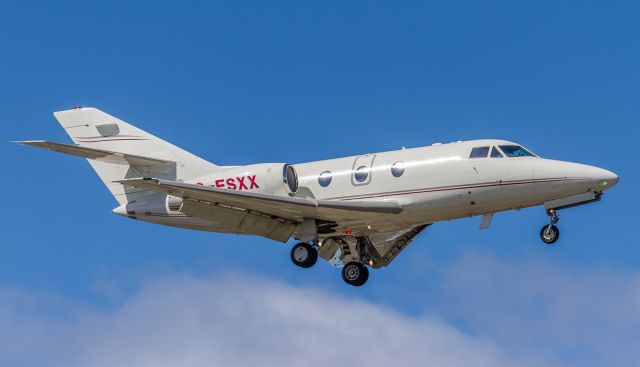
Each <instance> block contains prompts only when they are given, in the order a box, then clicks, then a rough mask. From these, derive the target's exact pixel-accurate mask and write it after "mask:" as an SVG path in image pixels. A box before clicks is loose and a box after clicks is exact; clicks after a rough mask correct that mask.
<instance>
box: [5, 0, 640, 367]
mask: <svg viewBox="0 0 640 367" xmlns="http://www.w3.org/2000/svg"><path fill="white" fill-rule="evenodd" d="M638 11H640V7H638V5H637V4H635V3H634V2H631V1H629V2H618V1H612V2H585V1H581V2H577V1H576V2H558V1H539V2H532V3H526V4H524V3H517V4H516V3H514V2H508V1H502V2H501V1H489V2H471V1H467V2H465V1H454V2H446V3H427V2H403V3H398V2H386V3H385V2H350V3H345V2H335V3H328V2H322V3H304V4H303V3H300V2H279V3H277V4H274V3H265V2H236V3H232V4H229V3H222V2H219V3H213V2H189V3H181V4H178V3H175V2H162V1H153V2H151V1H147V2H135V3H131V2H117V1H113V2H105V3H93V4H90V3H86V2H79V1H78V2H65V1H60V2H30V1H21V2H11V3H8V4H5V5H4V6H3V11H2V12H0V45H2V54H1V55H2V57H0V76H1V79H0V101H2V103H1V106H2V109H1V110H0V121H1V123H2V126H3V129H2V133H1V136H2V137H3V138H4V141H10V140H20V139H41V138H43V139H48V140H54V141H62V142H68V139H67V137H66V135H65V133H64V131H63V130H62V129H61V128H60V126H59V125H58V124H57V122H56V121H55V119H54V118H53V116H52V112H53V111H57V110H62V109H68V108H70V107H72V106H75V105H83V106H94V107H98V108H100V109H102V110H104V111H106V112H108V113H111V114H113V115H115V116H117V117H119V118H121V119H123V120H125V121H128V122H130V123H133V124H135V125H137V126H139V127H140V128H142V129H145V130H147V131H149V132H151V133H153V134H155V135H158V136H160V137H162V138H164V139H166V140H169V141H171V142H172V143H174V144H176V145H178V146H180V147H183V148H185V149H187V150H189V151H191V152H193V153H195V154H198V155H200V156H202V157H204V158H206V159H209V160H211V161H213V162H215V163H218V164H223V165H241V164H249V163H254V162H292V163H295V162H304V161H312V160H318V159H325V158H331V157H339V156H346V155H354V154H359V153H364V152H375V151H384V150H393V149H399V148H400V147H403V146H406V147H414V146H422V145H429V144H431V143H434V142H449V141H455V140H465V139H476V138H504V139H510V140H515V141H518V142H521V143H522V144H524V145H525V146H526V147H528V148H530V149H531V150H533V151H534V152H536V153H537V154H539V155H541V156H544V157H548V158H554V159H563V160H569V161H576V162H581V163H588V164H593V165H596V166H600V167H604V168H607V169H610V170H612V171H614V172H616V173H617V174H619V175H620V177H621V182H620V184H619V185H618V186H617V187H616V188H615V189H614V190H612V191H610V192H607V194H606V195H605V197H604V200H603V201H602V202H601V203H598V204H596V205H589V206H584V207H579V208H574V209H570V210H567V211H566V212H562V213H561V220H560V223H559V225H560V228H561V230H562V239H561V240H560V241H559V243H558V246H556V247H553V248H549V247H544V246H543V245H542V244H541V242H540V240H539V238H538V231H539V229H540V227H541V226H542V225H543V224H544V223H545V222H546V221H547V218H546V216H545V214H544V211H543V210H542V209H541V208H532V209H526V210H522V211H520V212H517V213H516V212H510V213H500V214H497V215H496V216H495V217H494V220H493V223H492V226H491V228H490V229H489V230H487V231H479V230H478V226H479V222H480V219H479V218H471V219H465V220H461V221H456V222H448V223H439V224H437V225H434V226H432V227H431V228H429V229H428V230H427V231H426V232H425V233H423V234H422V235H421V236H420V237H419V238H418V239H417V240H416V241H415V242H414V243H413V244H412V245H411V246H410V247H409V248H408V249H407V250H406V251H405V252H403V253H402V255H401V256H399V258H398V259H397V260H396V261H395V262H394V264H393V266H391V267H390V268H388V269H382V270H380V271H375V272H373V273H372V274H371V278H370V282H369V283H368V284H367V286H365V287H363V288H362V289H354V288H352V287H348V286H346V285H344V284H343V282H342V280H341V279H340V274H339V271H337V270H335V269H333V268H331V267H330V266H329V265H327V264H324V263H319V264H318V265H317V266H315V267H314V268H312V269H310V270H302V269H299V268H296V267H294V266H293V265H291V263H290V260H289V249H290V247H289V246H285V245H282V244H278V243H275V242H271V241H268V240H265V239H259V238H253V237H238V236H232V235H223V234H212V233H200V232H193V231H187V230H182V229H174V228H167V227H160V226H154V225H150V224H145V223H140V222H135V221H132V220H128V219H125V218H121V217H118V216H116V215H113V214H111V212H110V211H111V209H112V208H113V207H115V206H116V203H115V201H114V200H113V198H112V197H111V196H110V194H109V193H108V192H107V190H106V189H105V188H104V187H103V186H102V185H101V183H100V182H99V180H98V178H97V177H96V176H95V175H94V173H93V171H92V170H91V169H90V167H89V165H88V164H87V163H86V162H84V161H82V160H80V159H75V158H73V157H66V156H61V155H57V154H54V153H49V152H43V151H39V150H36V149H30V148H27V147H21V146H16V145H13V144H9V143H6V144H1V145H0V152H1V153H2V155H3V156H4V157H6V158H7V159H5V163H4V164H5V170H4V171H5V174H4V176H3V179H2V180H0V185H1V186H0V188H1V189H2V192H3V193H4V196H3V201H4V210H3V211H2V212H1V213H0V219H1V221H2V223H3V236H2V240H1V242H0V243H1V245H0V250H1V253H2V255H1V256H0V344H1V345H7V346H11V347H7V349H6V350H5V351H0V364H3V365H4V364H8V363H11V364H20V365H37V364H38V362H41V361H42V360H46V361H49V362H50V364H58V365H72V364H74V363H77V364H78V365H83V364H84V365H86V364H92V365H99V364H100V363H98V361H101V363H104V364H105V365H113V364H115V363H118V364H121V365H122V364H124V365H134V364H136V365H140V364H144V363H140V361H146V362H149V363H150V364H152V365H161V363H166V364H167V365H170V364H172V363H184V362H185V361H190V362H193V363H192V364H193V365H199V364H202V365H211V364H213V365H216V364H220V365H233V364H237V365H242V364H243V363H248V362H251V358H252V356H253V357H254V358H258V357H257V356H258V355H260V356H261V358H262V359H259V360H261V361H263V362H264V361H270V362H272V364H274V365H275V364H280V365H281V364H295V362H296V361H295V360H294V359H291V358H292V357H291V356H289V355H288V354H287V349H286V348H284V349H280V348H279V347H276V346H274V345H270V344H269V343H268V342H267V341H265V337H264V336H265V335H281V337H282V340H283V343H285V342H289V343H292V345H297V346H299V347H300V348H308V347H309V346H308V345H306V344H305V345H302V344H300V341H299V339H301V338H302V339H304V338H312V339H317V340H329V341H328V342H327V343H328V345H329V346H331V348H329V349H330V350H332V351H333V352H332V353H333V354H330V356H331V358H330V360H333V361H335V360H349V358H352V356H351V355H350V354H349V351H348V350H342V349H340V348H341V347H340V346H341V345H344V344H340V342H342V341H343V339H349V338H350V336H349V335H351V334H349V333H346V332H345V331H343V330H344V329H346V330H349V329H357V332H359V333H360V334H359V335H360V336H361V342H362V343H363V344H359V342H358V340H356V341H349V343H352V344H348V345H349V346H350V347H353V348H356V349H359V348H362V346H363V345H365V344H366V342H368V343H369V344H368V345H372V344H373V345H376V346H377V347H378V349H379V350H380V354H379V355H377V356H374V357H376V358H374V359H372V361H371V362H372V363H374V364H375V362H377V363H382V362H383V361H393V360H395V359H396V358H400V357H397V356H395V354H394V353H396V352H395V350H396V349H393V348H391V347H389V345H388V343H384V342H382V341H381V340H380V339H371V338H372V336H371V335H372V334H376V333H386V334H388V335H394V336H395V339H396V340H403V341H406V343H403V345H402V347H399V348H400V350H402V351H403V357H402V358H406V359H402V361H406V362H407V363H409V362H411V361H432V362H433V363H435V364H438V365H445V366H446V365H460V364H461V363H462V364H467V365H513V364H516V363H517V364H519V365H526V364H529V363H530V364H532V365H536V364H538V365H539V363H545V364H547V365H575V364H577V363H581V364H583V365H620V366H631V365H635V363H634V362H636V361H637V360H638V358H640V355H639V354H638V351H637V350H635V349H634V348H635V347H636V346H637V344H638V342H640V332H638V330H640V312H639V311H638V310H640V267H639V265H638V264H639V262H638V260H639V259H640V247H638V246H637V244H638V239H637V236H636V233H635V226H636V225H637V219H638V215H637V207H638V205H639V204H640V202H639V200H638V196H637V193H636V192H635V191H634V188H636V187H637V182H638V178H639V177H638V176H639V174H638V164H637V159H636V157H635V155H634V148H635V146H636V145H637V140H638V137H639V135H640V134H639V133H640V128H638V124H637V122H638V120H639V119H640V108H639V107H638V101H639V100H640V88H639V86H640V68H638V65H640V47H638V42H637V40H638V39H639V38H640V25H639V24H638V22H637V14H638ZM185 299H186V300H189V302H187V301H185ZM310 300H313V301H314V302H310ZM263 304H264V305H265V306H264V307H257V306H256V305H263ZM234 308H237V309H238V310H242V311H243V312H245V313H246V315H247V316H246V318H239V319H236V318H234V315H233V312H231V311H229V310H230V309H234ZM301 308H302V309H305V310H308V312H307V313H306V314H305V313H302V314H298V313H296V312H293V311H291V310H294V309H295V310H298V309H301ZM336 308H337V309H343V310H345V311H344V312H342V313H340V315H336V311H335V310H336ZM147 311H148V314H147ZM214 311H215V312H214ZM230 312H231V313H230ZM310 314H313V316H309V315H310ZM141 315H142V317H141ZM168 315H170V316H168ZM187 315H196V316H197V317H196V319H197V320H199V322H193V323H190V322H188V321H189V320H191V319H190V318H189V317H191V316H187ZM321 316H324V317H321ZM365 316H369V318H367V319H365ZM193 317H195V316H193ZM147 318H148V321H147V322H145V321H144V320H147ZM300 318H303V319H304V322H300ZM327 319H329V321H327ZM141 320H143V321H141ZM230 320H232V321H230ZM264 320H278V322H274V323H273V324H270V323H268V322H265V321H264ZM213 324H215V325H219V328H225V327H227V328H231V329H238V330H246V331H247V332H246V333H245V332H238V333H231V334H230V335H227V336H226V337H225V335H224V334H222V335H219V334H216V333H215V332H213V331H211V330H209V328H208V327H206V326H207V325H213ZM362 324H367V325H368V326H367V327H362ZM117 325H120V327H118V326H117ZM254 326H255V327H256V330H257V331H256V334H257V336H255V337H252V336H250V335H249V334H251V333H250V332H249V330H251V328H252V327H254ZM258 326H259V327H258ZM211 329H216V327H213V326H212V327H211ZM150 334H153V335H158V337H156V338H151V340H149V338H148V335H150ZM88 335H91V337H87V336H88ZM162 335H167V336H168V335H180V336H182V337H183V339H180V340H181V341H180V342H177V341H176V340H172V339H170V338H168V337H167V339H162V338H161V337H160V336H162ZM62 336H63V337H62ZM65 338H68V339H65ZM61 339H62V340H69V342H68V343H65V342H62V341H61ZM141 339H144V342H142V340H141ZM266 339H268V338H266ZM415 339H418V340H424V343H422V344H421V343H416V342H415ZM123 340H130V341H132V342H133V344H136V345H139V348H133V349H132V348H131V347H130V345H128V344H127V343H124V342H122V341H123ZM411 340H414V341H413V342H411ZM185 341H188V343H187V342H185ZM440 342H442V343H444V344H442V345H441V344H438V343H440ZM138 343H139V344H138ZM241 344H242V345H244V347H243V348H244V349H243V350H244V352H243V353H245V354H246V355H245V356H244V357H243V358H239V357H233V356H227V355H225V352H224V351H226V350H234V348H236V349H242V348H240V345H241ZM166 345H170V346H174V348H170V349H169V350H167V349H166V348H165V346H166ZM247 345H249V347H247ZM33 346H36V347H37V348H39V350H40V351H41V352H40V353H36V354H34V353H29V350H30V349H29V348H30V347H33ZM429 348H431V349H429ZM317 349H320V348H316V349H314V350H308V351H307V353H308V355H309V356H315V359H314V360H316V361H318V362H320V361H323V358H328V357H327V354H323V353H320V351H318V350H317ZM461 349H464V350H468V351H470V352H469V359H468V360H464V359H456V358H458V357H457V356H456V355H457V353H456V351H459V350H461ZM80 350H82V353H80ZM56 351H62V352H61V353H56ZM269 351H270V352H269ZM438 351H451V352H452V353H444V354H443V355H439V354H438ZM385 353H386V354H385ZM107 356H109V357H107ZM134 357H135V358H134ZM38 358H42V360H38ZM110 358H112V359H110ZM136 358H137V359H136ZM372 358H373V357H372ZM159 361H160V362H159ZM358 361H360V362H362V361H363V360H357V361H355V362H358ZM109 362H113V363H111V364H110V363H109ZM154 362H156V363H154ZM159 363H160V364H159Z"/></svg>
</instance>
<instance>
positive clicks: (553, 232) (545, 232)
mask: <svg viewBox="0 0 640 367" xmlns="http://www.w3.org/2000/svg"><path fill="white" fill-rule="evenodd" d="M547 215H549V218H550V219H551V221H550V223H549V224H547V225H545V226H544V227H542V229H541V230H540V239H542V242H544V243H546V244H547V245H553V244H554V243H555V242H556V241H557V240H558V238H560V230H559V229H558V227H556V223H558V220H560V217H558V214H557V213H556V210H555V209H549V210H547Z"/></svg>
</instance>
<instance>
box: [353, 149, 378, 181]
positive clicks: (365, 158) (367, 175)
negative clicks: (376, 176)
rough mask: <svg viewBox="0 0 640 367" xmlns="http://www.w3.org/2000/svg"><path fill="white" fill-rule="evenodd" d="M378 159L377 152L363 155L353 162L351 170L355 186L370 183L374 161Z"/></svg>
mask: <svg viewBox="0 0 640 367" xmlns="http://www.w3.org/2000/svg"><path fill="white" fill-rule="evenodd" d="M375 159H376V155H375V154H367V155H361V156H359V157H357V158H356V159H355V161H354V162H353V169H352V170H351V183H352V184H353V185H354V186H362V185H368V184H369V183H370V182H371V178H372V176H373V170H372V169H371V168H372V167H373V161H374V160H375Z"/></svg>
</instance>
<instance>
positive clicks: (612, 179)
mask: <svg viewBox="0 0 640 367" xmlns="http://www.w3.org/2000/svg"><path fill="white" fill-rule="evenodd" d="M591 180H592V181H593V185H594V186H595V188H596V190H598V191H599V190H607V189H610V188H612V187H614V186H615V185H616V184H618V181H620V178H619V177H618V175H616V174H615V173H613V172H611V171H607V170H606V169H602V168H597V167H593V173H592V174H591Z"/></svg>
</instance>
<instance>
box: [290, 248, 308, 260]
mask: <svg viewBox="0 0 640 367" xmlns="http://www.w3.org/2000/svg"><path fill="white" fill-rule="evenodd" d="M293 257H294V258H295V259H296V260H297V261H299V262H303V261H305V260H306V259H307V258H308V257H309V251H307V249H306V248H304V247H302V246H300V247H298V248H296V249H295V251H294V252H293Z"/></svg>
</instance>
